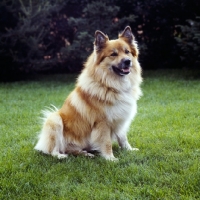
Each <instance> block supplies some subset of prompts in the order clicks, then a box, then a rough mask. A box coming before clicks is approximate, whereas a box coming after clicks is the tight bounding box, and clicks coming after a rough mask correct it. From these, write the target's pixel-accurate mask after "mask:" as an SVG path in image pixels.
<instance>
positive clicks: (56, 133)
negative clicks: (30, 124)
mask: <svg viewBox="0 0 200 200" xmlns="http://www.w3.org/2000/svg"><path fill="white" fill-rule="evenodd" d="M52 107H53V108H49V109H48V110H43V111H42V113H43V116H44V117H43V128H42V130H41V133H40V134H39V140H38V142H37V144H36V146H35V147H34V149H36V150H38V151H41V152H43V153H45V154H52V155H53V156H58V157H59V156H60V155H61V154H60V153H64V151H65V142H64V137H63V121H62V118H61V116H60V114H59V112H58V109H57V108H56V107H54V106H52ZM62 156H64V155H63V154H62Z"/></svg>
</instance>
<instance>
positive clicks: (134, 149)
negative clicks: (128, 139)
mask: <svg viewBox="0 0 200 200" xmlns="http://www.w3.org/2000/svg"><path fill="white" fill-rule="evenodd" d="M130 150H131V151H139V149H138V148H132V147H131V149H130Z"/></svg>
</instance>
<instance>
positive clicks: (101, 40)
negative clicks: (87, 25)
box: [94, 31, 109, 51]
mask: <svg viewBox="0 0 200 200" xmlns="http://www.w3.org/2000/svg"><path fill="white" fill-rule="evenodd" d="M108 40H109V38H108V36H107V35H105V34H104V33H102V32H101V31H96V32H95V41H94V45H95V49H96V51H100V50H101V49H103V48H104V47H105V45H106V42H107V41H108Z"/></svg>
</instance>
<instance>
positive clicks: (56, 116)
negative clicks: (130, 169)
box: [35, 26, 142, 161]
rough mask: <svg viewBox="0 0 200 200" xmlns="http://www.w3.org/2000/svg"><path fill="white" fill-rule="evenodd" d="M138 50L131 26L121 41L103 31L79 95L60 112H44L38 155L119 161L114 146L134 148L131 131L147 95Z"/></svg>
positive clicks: (82, 77)
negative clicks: (114, 143) (140, 102)
mask: <svg viewBox="0 0 200 200" xmlns="http://www.w3.org/2000/svg"><path fill="white" fill-rule="evenodd" d="M138 54H139V52H138V47H137V43H136V41H135V38H134V36H133V34H132V31H131V28H130V27H129V26H127V27H126V28H125V29H124V30H123V31H122V32H121V33H120V34H119V35H118V39H116V40H109V38H108V36H107V35H106V34H104V33H103V32H101V31H99V30H97V31H96V32H95V40H94V50H93V52H92V54H91V55H90V56H89V57H88V59H87V61H86V63H85V64H84V68H83V70H82V72H81V74H80V75H79V77H78V79H77V82H76V86H75V89H74V90H73V91H72V92H71V93H70V94H69V96H68V97H67V99H66V100H65V102H64V104H63V106H62V107H61V108H60V109H56V108H55V109H53V110H51V111H50V110H49V111H48V110H47V111H45V112H44V115H45V117H44V123H43V127H42V130H41V133H40V135H39V140H38V142H37V144H36V146H35V149H36V150H38V151H41V152H43V153H45V154H51V155H52V156H56V157H58V158H59V159H61V158H66V157H67V156H68V154H73V155H79V154H82V155H85V156H91V157H93V156H94V154H92V153H91V152H93V151H96V152H98V153H99V154H100V155H101V156H102V157H104V158H105V159H106V160H111V161H116V160H118V159H117V158H115V157H114V155H113V150H112V142H113V141H114V140H115V141H117V142H118V144H119V146H120V147H121V148H123V149H127V150H138V149H137V148H132V147H131V145H130V144H129V142H128V139H127V131H128V128H129V126H130V124H131V121H132V120H133V118H134V116H135V115H136V112H137V100H138V99H139V97H140V96H141V95H142V92H141V88H140V85H141V83H142V75H141V74H142V70H141V66H140V64H139V62H138Z"/></svg>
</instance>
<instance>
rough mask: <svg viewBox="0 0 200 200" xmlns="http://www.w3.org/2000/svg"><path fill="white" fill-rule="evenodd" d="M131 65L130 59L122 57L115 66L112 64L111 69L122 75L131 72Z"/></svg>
mask: <svg viewBox="0 0 200 200" xmlns="http://www.w3.org/2000/svg"><path fill="white" fill-rule="evenodd" d="M131 66H132V62H131V60H130V59H129V58H124V59H122V60H121V62H120V63H119V64H118V65H117V66H112V69H113V71H114V72H115V73H116V74H117V75H119V76H124V75H127V74H129V73H130V72H131Z"/></svg>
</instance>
